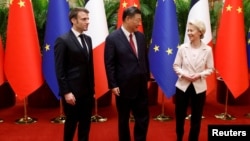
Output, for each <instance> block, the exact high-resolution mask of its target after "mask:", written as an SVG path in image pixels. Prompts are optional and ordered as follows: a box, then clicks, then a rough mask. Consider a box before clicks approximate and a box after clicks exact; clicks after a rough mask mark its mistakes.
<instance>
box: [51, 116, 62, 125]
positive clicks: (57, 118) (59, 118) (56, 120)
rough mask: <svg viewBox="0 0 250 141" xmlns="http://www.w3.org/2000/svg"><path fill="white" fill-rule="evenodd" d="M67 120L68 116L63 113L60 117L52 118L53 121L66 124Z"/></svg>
mask: <svg viewBox="0 0 250 141" xmlns="http://www.w3.org/2000/svg"><path fill="white" fill-rule="evenodd" d="M65 120H66V116H64V115H61V116H59V117H55V118H53V119H51V120H50V122H51V123H59V124H64V123H65Z"/></svg>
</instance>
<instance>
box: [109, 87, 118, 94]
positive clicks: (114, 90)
mask: <svg viewBox="0 0 250 141" xmlns="http://www.w3.org/2000/svg"><path fill="white" fill-rule="evenodd" d="M111 91H112V93H113V94H114V95H117V96H120V89H119V87H115V88H113V89H112V90H111Z"/></svg>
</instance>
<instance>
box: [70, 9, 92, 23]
mask: <svg viewBox="0 0 250 141" xmlns="http://www.w3.org/2000/svg"><path fill="white" fill-rule="evenodd" d="M79 12H84V13H87V14H88V13H89V10H88V9H86V8H83V7H75V8H73V9H71V10H70V12H69V21H70V22H71V19H73V18H77V15H78V13H79Z"/></svg>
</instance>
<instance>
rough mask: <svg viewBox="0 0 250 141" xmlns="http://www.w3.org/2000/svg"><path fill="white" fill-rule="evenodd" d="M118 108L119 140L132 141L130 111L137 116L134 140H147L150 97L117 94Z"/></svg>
mask: <svg viewBox="0 0 250 141" xmlns="http://www.w3.org/2000/svg"><path fill="white" fill-rule="evenodd" d="M116 108H117V112H118V136H119V141H130V140H131V137H130V130H129V117H130V112H132V113H133V116H134V118H135V125H134V141H146V136H147V131H148V125H149V109H148V97H147V96H138V97H137V98H135V99H127V98H122V97H121V96H116Z"/></svg>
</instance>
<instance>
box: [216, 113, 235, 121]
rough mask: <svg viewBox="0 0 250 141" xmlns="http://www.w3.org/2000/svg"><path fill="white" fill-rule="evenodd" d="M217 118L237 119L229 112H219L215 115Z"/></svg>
mask: <svg viewBox="0 0 250 141" xmlns="http://www.w3.org/2000/svg"><path fill="white" fill-rule="evenodd" d="M215 118H218V119H222V120H235V119H236V118H235V117H233V116H231V115H230V114H227V113H221V114H217V115H215Z"/></svg>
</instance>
